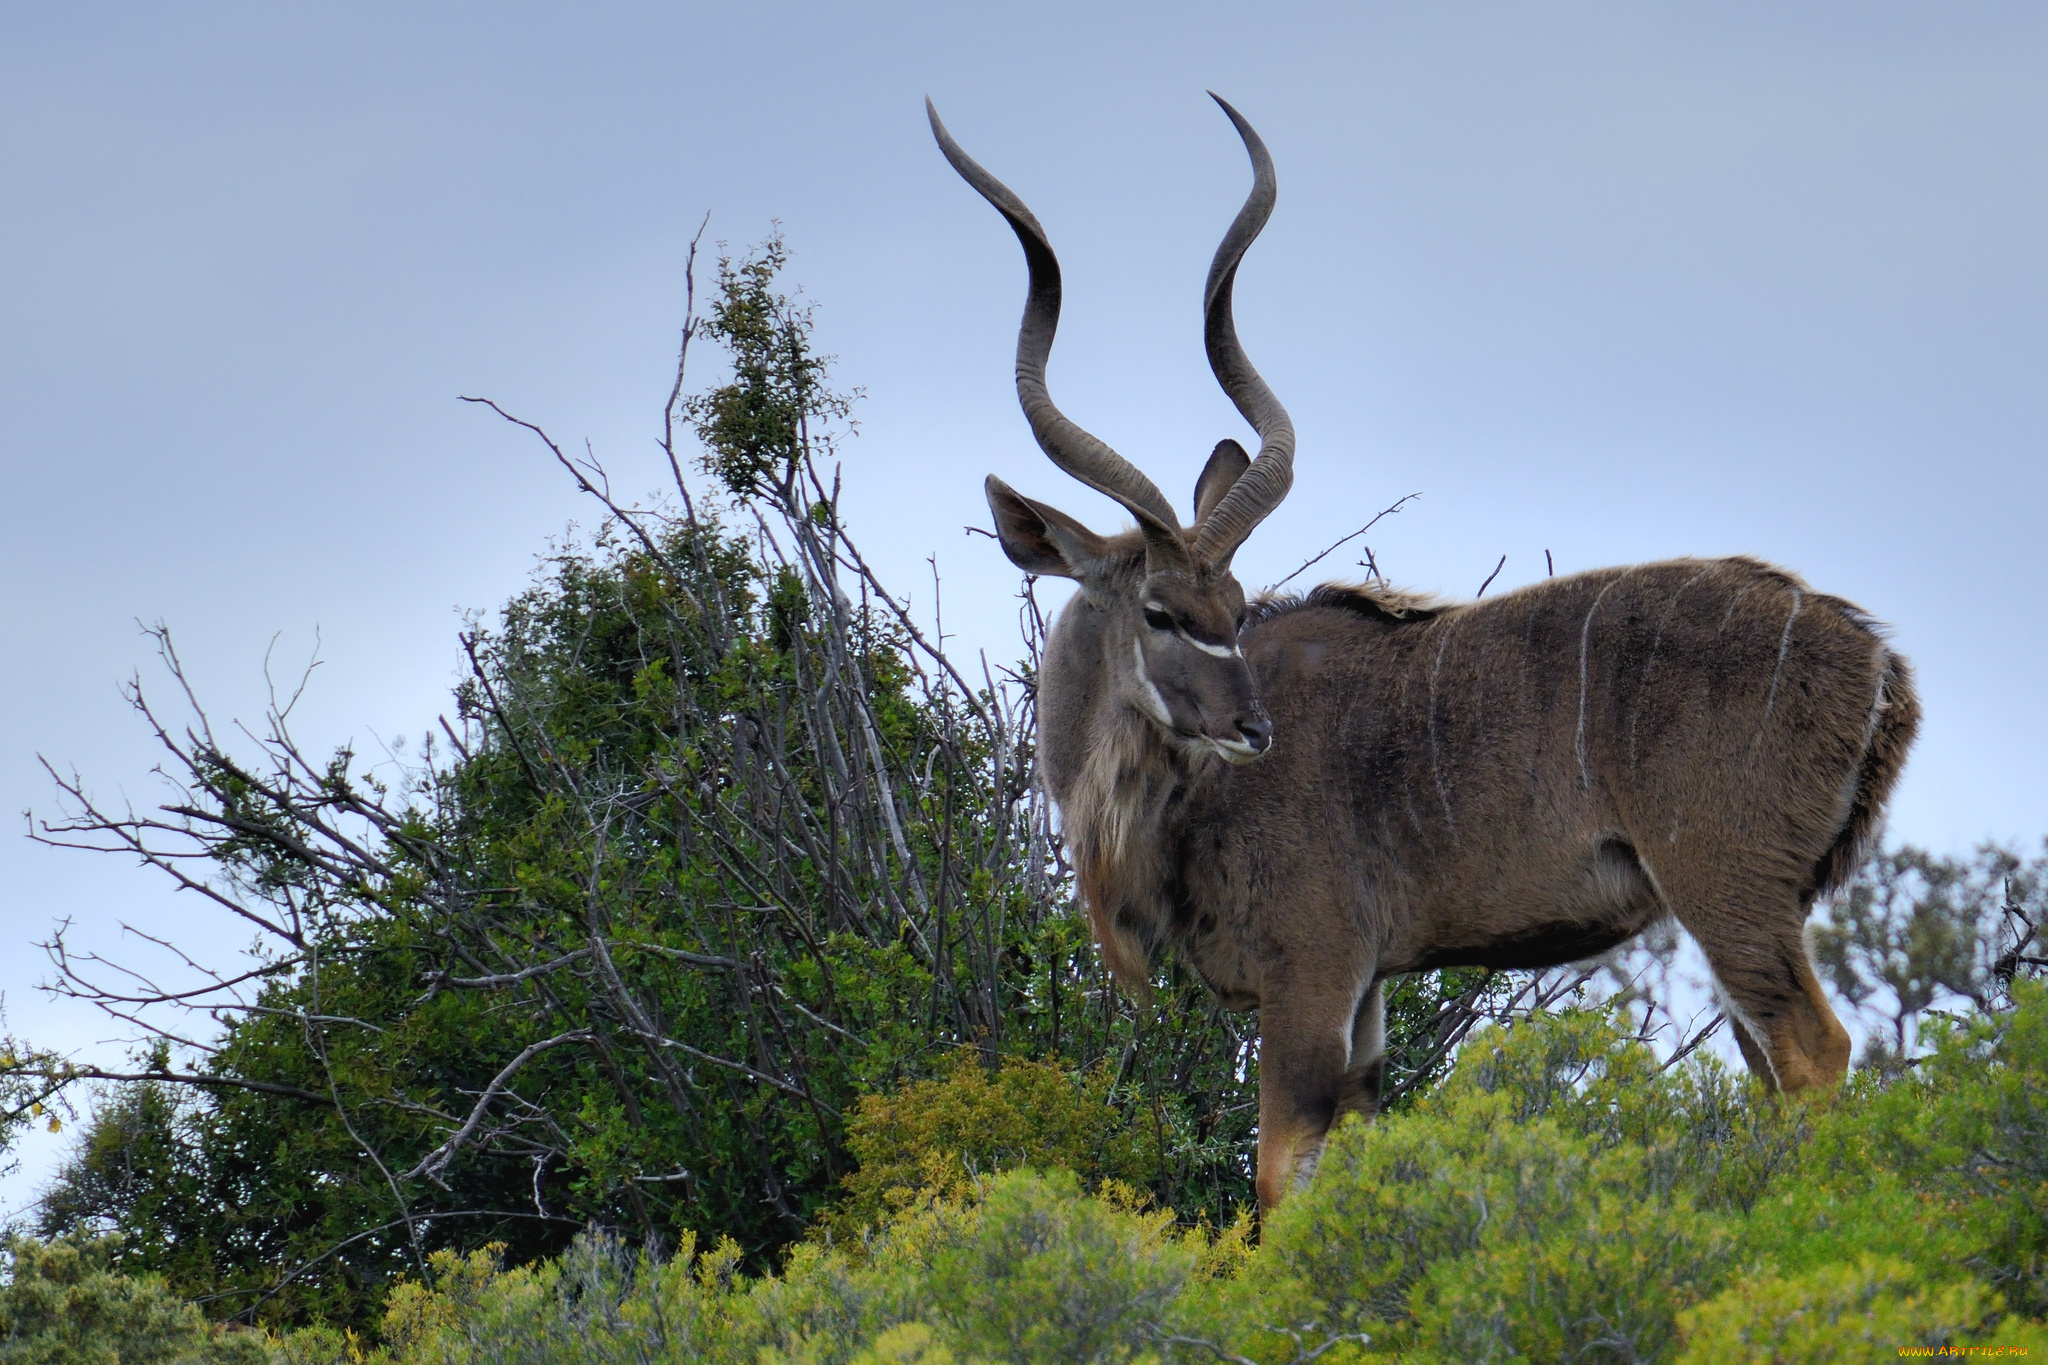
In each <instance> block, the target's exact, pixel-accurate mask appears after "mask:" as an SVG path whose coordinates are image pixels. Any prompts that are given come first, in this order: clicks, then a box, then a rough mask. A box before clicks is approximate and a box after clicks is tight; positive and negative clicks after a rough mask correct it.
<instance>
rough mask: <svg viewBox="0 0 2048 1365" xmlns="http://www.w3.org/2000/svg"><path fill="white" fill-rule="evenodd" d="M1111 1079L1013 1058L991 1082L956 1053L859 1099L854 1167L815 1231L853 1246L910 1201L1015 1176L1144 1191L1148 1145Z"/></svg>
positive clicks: (1151, 1140)
mask: <svg viewBox="0 0 2048 1365" xmlns="http://www.w3.org/2000/svg"><path fill="white" fill-rule="evenodd" d="M1114 1080H1115V1076H1114V1073H1113V1072H1112V1070H1111V1068H1109V1067H1108V1066H1106V1065H1104V1066H1097V1067H1095V1068H1093V1069H1091V1070H1089V1071H1086V1072H1083V1073H1080V1074H1078V1075H1077V1074H1073V1073H1070V1072H1067V1071H1065V1070H1063V1069H1062V1068H1061V1067H1060V1065H1059V1063H1058V1061H1057V1059H1055V1060H1051V1061H1042V1062H1041V1061H1032V1060H1029V1059H1027V1058H1021V1057H1006V1058H1004V1059H1002V1061H1001V1064H1000V1065H999V1066H998V1068H997V1069H996V1070H995V1072H994V1073H993V1074H991V1073H990V1072H989V1070H988V1069H987V1068H986V1067H985V1066H983V1064H982V1060H981V1055H980V1053H979V1052H978V1051H976V1050H975V1049H973V1048H961V1049H960V1050H959V1051H958V1052H957V1053H956V1054H955V1055H954V1058H953V1063H952V1066H951V1068H950V1070H949V1071H948V1072H947V1073H946V1074H945V1075H944V1076H942V1077H940V1078H939V1079H936V1080H928V1081H918V1082H915V1083H913V1084H910V1085H907V1086H904V1087H903V1088H901V1089H899V1090H897V1091H896V1092H895V1093H893V1094H888V1095H865V1096H862V1097H861V1099H860V1101H859V1102H858V1104H857V1105H856V1106H855V1109H854V1112H853V1113H852V1115H850V1116H849V1118H848V1120H847V1125H846V1146H847V1150H848V1151H849V1152H850V1153H851V1154H852V1155H853V1157H854V1158H855V1160H857V1161H858V1162H859V1163H860V1164H859V1166H858V1167H857V1168H856V1169H855V1170H854V1171H853V1172H852V1173H850V1174H849V1175H848V1176H847V1177H846V1178H845V1180H844V1181H843V1182H842V1183H843V1186H844V1188H845V1191H846V1193H845V1197H844V1200H843V1201H842V1202H841V1203H840V1204H839V1205H838V1206H837V1207H836V1208H834V1209H833V1210H832V1211H831V1212H830V1213H829V1214H828V1215H827V1216H826V1218H825V1219H824V1220H823V1222H822V1224H821V1226H822V1227H824V1228H825V1229H828V1230H830V1231H831V1233H832V1234H833V1235H835V1236H839V1237H848V1236H852V1237H857V1236H858V1235H859V1233H860V1232H861V1231H862V1230H863V1229H865V1228H869V1227H873V1226H877V1225H879V1224H881V1223H884V1222H886V1221H887V1220H888V1219H889V1218H890V1217H891V1216H893V1215H895V1214H897V1213H900V1212H901V1211H902V1210H904V1209H906V1208H909V1207H910V1206H911V1205H912V1204H914V1203H916V1202H917V1201H918V1200H919V1199H920V1198H930V1197H932V1196H935V1195H936V1196H943V1197H947V1198H962V1197H970V1196H971V1195H972V1193H973V1192H974V1190H975V1188H976V1183H977V1181H978V1180H979V1179H980V1178H981V1177H984V1176H989V1175H993V1174H995V1173H997V1172H998V1171H1003V1170H1013V1169H1016V1168H1019V1167H1035V1168H1038V1169H1053V1170H1062V1171H1072V1172H1073V1173H1074V1174H1076V1175H1079V1176H1081V1177H1082V1178H1084V1179H1085V1180H1087V1181H1089V1182H1090V1183H1095V1182H1099V1181H1101V1180H1104V1179H1112V1180H1120V1181H1123V1182H1125V1183H1128V1184H1133V1185H1143V1184H1145V1183H1147V1182H1148V1181H1149V1180H1150V1179H1151V1178H1152V1177H1153V1176H1154V1174H1155V1173H1156V1172H1157V1169H1158V1165H1159V1144H1158V1140H1157V1138H1156V1136H1155V1135H1154V1134H1153V1133H1152V1132H1150V1131H1148V1130H1147V1129H1146V1127H1145V1126H1144V1125H1142V1124H1140V1125H1133V1124H1131V1123H1129V1122H1128V1120H1127V1119H1126V1117H1125V1115H1124V1113H1123V1112H1122V1111H1121V1110H1120V1109H1119V1108H1118V1107H1117V1105H1116V1104H1115V1103H1114V1102H1113V1101H1112V1098H1111V1094H1110V1091H1111V1088H1112V1085H1113V1083H1114Z"/></svg>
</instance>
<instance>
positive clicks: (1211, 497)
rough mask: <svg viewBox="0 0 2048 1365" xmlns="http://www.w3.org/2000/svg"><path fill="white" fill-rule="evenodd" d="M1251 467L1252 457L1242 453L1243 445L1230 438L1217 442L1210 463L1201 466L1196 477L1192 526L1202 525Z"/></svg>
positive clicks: (1210, 456)
mask: <svg viewBox="0 0 2048 1365" xmlns="http://www.w3.org/2000/svg"><path fill="white" fill-rule="evenodd" d="M1251 467H1252V457H1251V456H1249V455H1247V454H1245V453H1244V447H1243V446H1241V445H1239V444H1238V443H1237V442H1235V441H1229V440H1225V441H1218V442H1217V443H1216V448H1215V449H1214V450H1212V451H1210V452H1209V463H1207V464H1205V465H1203V466H1202V477H1201V478H1199V479H1196V480H1195V525H1197V526H1200V525H1201V524H1202V521H1203V519H1204V518H1206V517H1207V516H1208V515H1209V513H1210V512H1212V511H1214V510H1215V507H1216V504H1217V503H1219V502H1222V501H1223V495H1224V494H1225V493H1228V492H1229V491H1230V486H1231V485H1232V484H1234V483H1236V482H1237V481H1238V479H1239V478H1240V477H1241V476H1242V475H1243V474H1244V472H1245V470H1247V469H1250V468H1251Z"/></svg>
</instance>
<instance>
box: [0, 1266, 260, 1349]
mask: <svg viewBox="0 0 2048 1365" xmlns="http://www.w3.org/2000/svg"><path fill="white" fill-rule="evenodd" d="M112 1252H113V1246H112V1244H111V1242H110V1241H86V1240H80V1239H75V1238H63V1239H60V1240H58V1241H54V1242H47V1243H44V1242H35V1241H31V1240H29V1239H27V1238H21V1237H15V1238H9V1239H8V1241H7V1243H6V1256H7V1268H6V1280H5V1283H4V1285H0V1361H4V1362H6V1365H263V1362H266V1361H268V1360H269V1358H270V1357H269V1353H268V1351H267V1350H266V1349H265V1347H264V1344H263V1339H262V1338H261V1337H260V1336H258V1335H257V1334H255V1333H252V1332H238V1331H231V1330H227V1329H223V1328H219V1327H215V1326H213V1325H212V1324H210V1323H208V1322H207V1320H206V1319H205V1318H204V1317H203V1316H201V1315H200V1312H199V1310H198V1309H196V1308H194V1307H193V1306H192V1305H191V1304H189V1303H187V1302H185V1301H184V1300H183V1299H180V1298H178V1297H177V1296H176V1295H174V1294H172V1293H170V1292H169V1291H168V1290H166V1289H165V1288H164V1286H163V1283H162V1281H161V1280H159V1279H157V1278H155V1277H153V1276H129V1275H121V1274H117V1273H115V1272H114V1271H112V1270H110V1269H109V1268H108V1262H109V1261H110V1260H111V1259H112Z"/></svg>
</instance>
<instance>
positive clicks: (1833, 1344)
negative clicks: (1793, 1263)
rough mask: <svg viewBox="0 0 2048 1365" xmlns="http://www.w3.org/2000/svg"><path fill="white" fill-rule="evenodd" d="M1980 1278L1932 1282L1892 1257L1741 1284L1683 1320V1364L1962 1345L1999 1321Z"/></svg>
mask: <svg viewBox="0 0 2048 1365" xmlns="http://www.w3.org/2000/svg"><path fill="white" fill-rule="evenodd" d="M2000 1307H2001V1305H2000V1303H1999V1300H1998V1296H1997V1295H1996V1294H1994V1293H1992V1292H1991V1291H1990V1290H1988V1289H1986V1288H1985V1287H1984V1286H1983V1285H1981V1284H1979V1283H1977V1282H1976V1281H1974V1280H1968V1279H1964V1280H1950V1281H1948V1282H1946V1283H1942V1282H1936V1283H1934V1284H1929V1283H1928V1281H1927V1280H1926V1279H1925V1277H1924V1276H1923V1275H1922V1274H1921V1273H1920V1271H1919V1270H1918V1269H1917V1268H1916V1267H1914V1266H1912V1265H1910V1264H1908V1263H1907V1262H1905V1261H1902V1260H1900V1259H1898V1258H1897V1257H1892V1256H1873V1255H1868V1254H1865V1255H1862V1256H1858V1257H1856V1258H1855V1259H1854V1260H1853V1261H1846V1262H1837V1263H1835V1264H1832V1265H1826V1266H1822V1267H1820V1268H1819V1269H1816V1270H1811V1271H1807V1272H1805V1273H1803V1274H1798V1275H1790V1276H1784V1277H1782V1278H1781V1277H1772V1276H1762V1277H1752V1278H1749V1279H1745V1280H1742V1281H1740V1282H1738V1283H1737V1284H1735V1285H1734V1286H1733V1287H1732V1288H1730V1289H1729V1290H1727V1291H1726V1292H1725V1293H1723V1294H1721V1295H1720V1296H1718V1297H1717V1298H1715V1299H1713V1300H1711V1301H1710V1302H1708V1303H1704V1304H1701V1305H1700V1306H1699V1307H1697V1308H1694V1309H1690V1310H1688V1311H1687V1312H1686V1313H1685V1314H1683V1315H1682V1319H1681V1327H1682V1328H1683V1330H1684V1332H1685V1337H1686V1348H1685V1351H1684V1353H1683V1354H1682V1355H1680V1356H1679V1358H1678V1360H1679V1365H1710V1363H1711V1365H1730V1363H1731V1362H1747V1361H1760V1362H1771V1363H1772V1365H1778V1363H1779V1362H1782V1365H1807V1362H1812V1365H1832V1362H1836V1361H1845V1360H1876V1359H1880V1358H1884V1359H1896V1358H1897V1357H1898V1356H1899V1354H1900V1348H1901V1347H1910V1346H1918V1347H1942V1346H1954V1345H1957V1344H1959V1343H1960V1342H1962V1341H1964V1340H1965V1339H1969V1338H1974V1337H1975V1336H1977V1335H1978V1334H1979V1333H1981V1332H1982V1330H1983V1329H1984V1327H1985V1325H1986V1324H1987V1323H1988V1322H1990V1321H1992V1320H1993V1319H1995V1318H1996V1317H1997V1316H1998V1311H1999V1309H2000Z"/></svg>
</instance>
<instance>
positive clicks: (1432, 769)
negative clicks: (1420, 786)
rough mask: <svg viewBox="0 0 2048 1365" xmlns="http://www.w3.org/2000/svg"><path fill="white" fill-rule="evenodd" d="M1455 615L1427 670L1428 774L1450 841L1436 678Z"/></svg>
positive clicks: (1452, 820) (1451, 820)
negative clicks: (1437, 724)
mask: <svg viewBox="0 0 2048 1365" xmlns="http://www.w3.org/2000/svg"><path fill="white" fill-rule="evenodd" d="M1456 619H1457V618H1456V617H1453V618H1451V620H1450V621H1446V622H1445V623H1444V631H1443V638H1442V639H1440V640H1439V641H1437V646H1436V662H1435V663H1434V664H1432V665H1431V666H1430V670H1429V776H1430V780H1431V781H1432V782H1434V783H1436V799H1437V800H1438V801H1439V802H1441V803H1442V804H1443V808H1444V823H1445V824H1447V825H1449V826H1450V827H1451V842H1452V843H1456V842H1457V841H1458V817H1457V816H1456V815H1453V814H1452V813H1451V794H1450V792H1449V791H1448V790H1447V789H1446V788H1445V786H1444V774H1443V769H1442V767H1440V766H1439V765H1438V762H1437V756H1438V752H1439V750H1440V748H1441V747H1442V746H1441V745H1439V744H1438V742H1437V731H1436V678H1437V674H1439V673H1441V672H1443V671H1444V651H1445V650H1446V649H1449V648H1450V645H1451V626H1452V624H1454V623H1455V621H1456Z"/></svg>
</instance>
